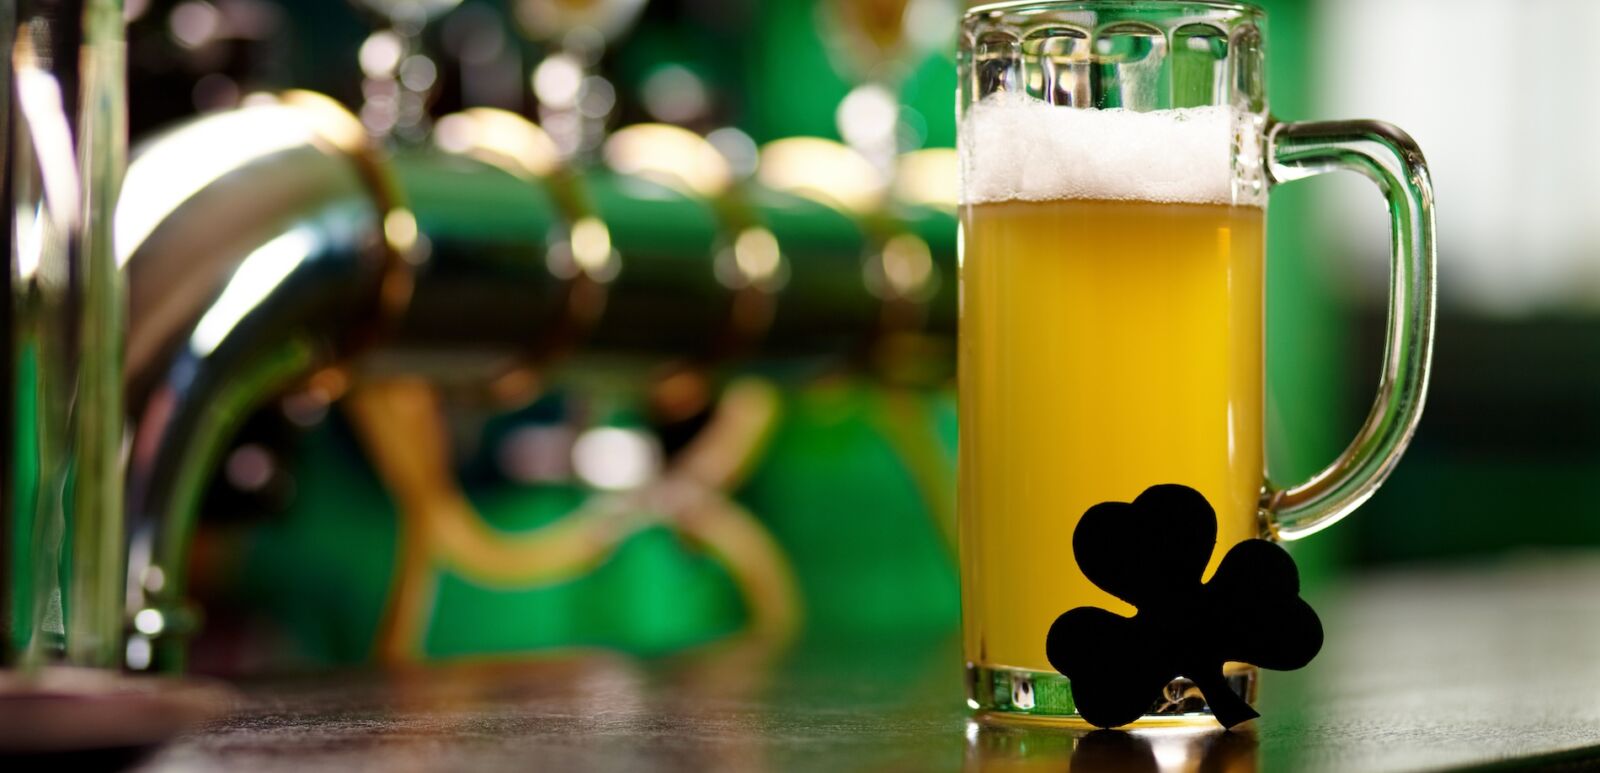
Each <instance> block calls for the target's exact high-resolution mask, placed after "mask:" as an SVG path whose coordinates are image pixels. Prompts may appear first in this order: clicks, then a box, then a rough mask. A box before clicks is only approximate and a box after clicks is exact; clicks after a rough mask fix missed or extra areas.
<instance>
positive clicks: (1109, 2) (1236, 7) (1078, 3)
mask: <svg viewBox="0 0 1600 773" xmlns="http://www.w3.org/2000/svg"><path fill="white" fill-rule="evenodd" d="M1130 6H1131V7H1141V8H1155V9H1159V8H1163V7H1169V8H1173V9H1177V8H1195V7H1199V8H1210V9H1213V10H1217V11H1232V12H1234V13H1237V14H1240V15H1245V16H1258V17H1259V16H1266V10H1265V9H1263V8H1262V7H1261V6H1259V5H1256V4H1255V3H1248V2H1238V1H1236V0H998V2H988V3H983V4H981V5H975V6H973V7H971V8H968V9H967V12H966V13H965V14H963V17H964V18H965V19H968V20H970V19H972V18H973V17H975V16H979V15H982V14H988V13H993V12H995V11H1029V10H1040V11H1047V10H1062V9H1090V8H1128V7H1130Z"/></svg>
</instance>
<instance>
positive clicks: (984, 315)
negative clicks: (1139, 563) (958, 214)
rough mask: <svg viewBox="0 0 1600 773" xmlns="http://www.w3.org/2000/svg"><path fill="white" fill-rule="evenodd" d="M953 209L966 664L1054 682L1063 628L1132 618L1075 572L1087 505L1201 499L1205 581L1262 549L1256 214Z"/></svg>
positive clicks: (1133, 205) (1159, 208) (1035, 206)
mask: <svg viewBox="0 0 1600 773" xmlns="http://www.w3.org/2000/svg"><path fill="white" fill-rule="evenodd" d="M963 212H964V214H963V222H962V227H963V240H964V241H963V250H964V252H963V258H962V261H963V265H962V274H961V282H962V287H961V304H962V311H961V331H960V334H961V338H960V341H961V343H960V390H961V391H960V394H961V407H960V411H961V415H960V419H961V441H960V442H961V450H960V453H961V463H960V468H961V475H960V528H961V551H962V555H961V569H962V578H961V580H962V615H963V627H964V644H965V652H966V659H967V661H968V663H969V667H977V668H980V669H1023V670H1027V671H1035V672H1046V673H1053V672H1054V670H1053V669H1052V668H1051V666H1050V663H1049V662H1048V661H1047V660H1046V658H1045V636H1046V633H1047V632H1048V631H1049V629H1050V624H1051V623H1052V622H1054V620H1055V619H1056V617H1057V616H1058V615H1060V614H1061V613H1063V612H1065V611H1067V610H1068V609H1071V608H1073V607H1077V606H1085V605H1092V606H1098V607H1102V608H1104V609H1107V610H1110V611H1112V612H1115V613H1118V614H1122V615H1132V614H1133V613H1134V610H1133V608H1132V607H1130V606H1129V605H1127V604H1125V603H1123V602H1122V601H1120V600H1118V599H1116V598H1114V597H1112V596H1111V595H1109V594H1107V593H1105V592H1104V591H1102V590H1100V589H1099V588H1096V587H1095V586H1094V585H1093V584H1091V583H1090V582H1089V581H1088V580H1087V579H1086V578H1085V577H1084V576H1083V575H1082V574H1081V573H1080V572H1079V570H1078V567H1077V564H1076V562H1075V561H1074V559H1073V554H1072V533H1073V529H1074V528H1075V527H1076V526H1077V522H1078V518H1079V516H1080V515H1082V514H1083V512H1084V511H1085V510H1087V509H1088V508H1089V507H1090V506H1092V505H1095V504H1097V503H1100V502H1105V501H1110V500H1118V501H1124V502H1127V501H1132V500H1133V499H1134V498H1135V497H1137V496H1138V495H1139V494H1140V492H1142V491H1144V489H1145V488H1146V487H1149V486H1151V485H1155V484H1159V483H1182V484H1185V485H1188V486H1191V487H1193V488H1195V489H1198V490H1199V491H1200V492H1201V493H1202V494H1204V495H1205V497H1206V498H1207V499H1208V500H1210V502H1211V503H1212V505H1213V506H1214V507H1215V508H1216V511H1217V521H1218V524H1217V525H1218V533H1217V547H1216V550H1215V552H1214V553H1213V555H1212V559H1211V564H1210V566H1209V567H1208V568H1207V570H1206V577H1207V578H1209V577H1210V575H1211V572H1213V571H1215V569H1216V566H1217V563H1218V562H1219V561H1220V560H1221V558H1222V556H1223V555H1224V554H1225V553H1226V552H1227V551H1228V549H1229V548H1230V547H1232V546H1233V545H1234V544H1236V543H1238V542H1240V541H1241V540H1245V539H1248V538H1251V537H1256V536H1259V534H1258V532H1259V527H1258V525H1257V523H1258V522H1257V507H1258V504H1259V502H1258V500H1259V498H1260V491H1261V485H1262V483H1261V481H1262V469H1263V461H1262V427H1261V423H1262V389H1263V376H1262V358H1263V355H1262V313H1263V292H1264V289H1263V285H1262V252H1263V246H1264V241H1263V232H1262V228H1263V220H1264V212H1263V211H1262V209H1260V208H1259V207H1254V206H1238V205H1230V204H1216V203H1185V202H1153V201H1138V200H1097V199H1055V200H1002V201H988V202H985V201H979V202H975V203H974V202H969V203H968V204H967V206H966V207H964V210H963Z"/></svg>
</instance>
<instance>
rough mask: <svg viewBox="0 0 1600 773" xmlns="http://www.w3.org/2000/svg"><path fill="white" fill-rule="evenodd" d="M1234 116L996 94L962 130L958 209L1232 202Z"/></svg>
mask: <svg viewBox="0 0 1600 773" xmlns="http://www.w3.org/2000/svg"><path fill="white" fill-rule="evenodd" d="M1232 134H1233V111H1232V110H1231V109H1230V108H1228V107H1224V106H1212V107H1190V108H1182V109H1177V110H1157V111H1153V112H1145V113H1141V112H1134V111H1131V110H1123V109H1108V110H1085V109H1076V108H1070V107H1057V106H1055V105H1051V104H1048V103H1045V102H1042V101H1039V100H1037V99H1034V98H1032V97H1028V96H1024V95H1020V94H1010V93H1004V92H1002V93H997V94H991V95H989V96H987V97H985V98H984V99H983V100H981V101H979V102H977V103H976V104H973V105H972V106H971V107H969V108H968V109H967V111H966V115H965V116H964V117H963V118H962V123H961V133H960V137H961V141H960V144H961V170H962V176H963V179H962V195H963V201H964V202H965V203H969V204H984V203H993V202H1001V201H1054V200H1059V199H1098V200H1102V201H1151V202H1158V203H1186V204H1231V203H1235V199H1234V193H1233V165H1232V159H1231V154H1232Z"/></svg>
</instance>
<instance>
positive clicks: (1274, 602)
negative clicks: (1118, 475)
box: [1045, 484, 1322, 727]
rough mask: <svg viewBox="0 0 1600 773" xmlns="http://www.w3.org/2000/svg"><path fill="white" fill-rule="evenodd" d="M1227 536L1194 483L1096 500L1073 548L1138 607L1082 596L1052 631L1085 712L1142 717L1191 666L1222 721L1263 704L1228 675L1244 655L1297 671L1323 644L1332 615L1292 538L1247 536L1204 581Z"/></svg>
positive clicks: (1051, 649)
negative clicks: (1291, 550)
mask: <svg viewBox="0 0 1600 773" xmlns="http://www.w3.org/2000/svg"><path fill="white" fill-rule="evenodd" d="M1216 544H1217V516H1216V512H1215V511H1214V510H1212V508H1211V504H1210V503H1209V502H1207V501H1206V498H1205V497H1204V496H1202V495H1201V494H1200V492H1198V491H1195V490H1194V489H1192V488H1189V487H1188V486H1181V485H1177V484H1168V485H1163V486H1151V487H1150V488H1147V489H1145V491H1144V493H1143V494H1140V495H1139V497H1138V498H1137V499H1135V500H1133V502H1132V503H1131V504H1130V503H1127V502H1102V503H1100V504H1098V505H1095V506H1094V507H1091V508H1089V510H1088V511H1087V512H1085V513H1084V514H1083V518H1082V519H1081V520H1079V521H1078V526H1077V528H1076V529H1075V530H1074V531H1073V533H1072V552H1073V554H1074V556H1076V558H1077V561H1078V567H1079V568H1080V569H1082V570H1083V574H1084V576H1085V577H1088V578H1089V581H1090V582H1093V583H1094V584H1095V585H1097V586H1099V587H1100V589H1101V590H1104V591H1106V592H1107V593H1110V594H1111V595H1113V596H1116V597H1117V598H1119V599H1122V600H1123V601H1126V602H1128V603H1129V604H1132V605H1133V606H1134V607H1136V608H1137V609H1138V613H1137V614H1135V615H1134V616H1133V617H1131V618H1127V617H1122V616H1120V615H1116V614H1113V613H1111V612H1108V611H1106V610H1104V609H1100V608H1098V607H1078V608H1076V609H1073V610H1070V611H1068V612H1067V613H1066V614H1063V615H1061V616H1060V617H1058V618H1056V621H1055V623H1054V624H1053V625H1051V626H1050V634H1049V636H1048V637H1047V638H1046V640H1045V654H1046V655H1047V656H1048V657H1049V659H1050V665H1052V666H1055V668H1056V670H1057V671H1060V672H1061V673H1062V674H1063V675H1065V676H1066V677H1067V678H1068V679H1069V680H1071V683H1072V699H1073V701H1074V703H1076V705H1077V711H1078V714H1079V716H1082V717H1083V718H1084V720H1085V721H1087V722H1089V723H1090V724H1093V725H1096V726H1098V727H1117V726H1120V725H1126V724H1128V723H1129V722H1132V721H1134V720H1135V719H1138V718H1139V717H1140V716H1141V715H1142V714H1144V713H1145V712H1147V711H1149V710H1150V708H1151V706H1153V705H1155V702H1156V700H1157V699H1158V698H1159V697H1160V696H1161V694H1162V688H1163V687H1165V686H1166V685H1167V683H1168V682H1171V681H1172V680H1174V679H1176V678H1178V677H1187V678H1189V679H1190V680H1192V681H1193V682H1194V683H1195V686H1197V687H1199V688H1200V692H1201V693H1202V694H1203V695H1205V698H1206V702H1207V703H1209V704H1210V705H1211V712H1212V714H1213V715H1214V716H1215V717H1216V718H1217V721H1218V722H1221V723H1222V726H1223V727H1233V726H1234V725H1237V724H1239V723H1241V722H1245V721H1248V720H1251V719H1254V718H1256V717H1258V716H1260V715H1259V714H1257V713H1256V711H1255V709H1252V708H1250V704H1249V703H1246V702H1245V700H1244V699H1243V698H1241V697H1239V695H1238V694H1237V693H1235V692H1234V691H1233V690H1232V689H1231V688H1230V687H1229V686H1228V683H1227V680H1226V679H1225V678H1224V677H1223V674H1222V667H1223V664H1224V663H1227V662H1229V661H1236V662H1240V663H1249V664H1252V665H1255V666H1259V667H1261V668H1270V669H1274V670H1278V671H1288V670H1293V669H1296V668H1300V667H1301V666H1304V665H1305V664H1307V663H1309V662H1311V659H1312V658H1314V657H1316V655H1317V651H1318V650H1320V649H1322V623H1321V622H1320V621H1319V620H1317V613H1316V612H1314V611H1312V609H1311V605H1309V604H1307V603H1306V602H1305V601H1304V600H1302V599H1301V598H1300V574H1299V572H1298V571H1296V570H1295V566H1294V559H1292V558H1290V557H1289V554H1288V553H1287V552H1285V551H1284V550H1283V548H1280V547H1278V546H1277V545H1275V544H1273V543H1271V542H1268V541H1266V540H1261V539H1252V540H1245V541H1244V542H1241V543H1239V544H1238V545H1235V546H1234V547H1233V549H1231V550H1229V551H1228V554H1227V555H1226V556H1223V558H1222V563H1221V564H1220V565H1219V566H1218V567H1217V571H1216V574H1215V575H1213V576H1212V578H1211V581H1210V582H1207V583H1203V584H1202V583H1201V582H1200V578H1201V575H1203V574H1204V572H1205V568H1206V563H1207V562H1209V561H1210V560H1211V552H1212V550H1213V549H1215V547H1216Z"/></svg>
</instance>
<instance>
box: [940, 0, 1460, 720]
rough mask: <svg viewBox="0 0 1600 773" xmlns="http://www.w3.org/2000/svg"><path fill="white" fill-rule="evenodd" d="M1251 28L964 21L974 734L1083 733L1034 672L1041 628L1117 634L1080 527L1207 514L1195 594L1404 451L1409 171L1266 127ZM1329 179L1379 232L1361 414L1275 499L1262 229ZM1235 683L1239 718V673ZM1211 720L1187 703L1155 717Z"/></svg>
mask: <svg viewBox="0 0 1600 773" xmlns="http://www.w3.org/2000/svg"><path fill="white" fill-rule="evenodd" d="M1263 21H1264V16H1263V13H1262V11H1261V10H1260V9H1258V8H1255V7H1252V6H1249V5H1246V4H1243V3H1234V2H1209V1H1205V0H1191V1H1189V2H1181V1H1170V2H1169V1H1167V0H1078V1H1072V2H1068V1H1057V2H1013V3H1001V4H994V5H985V6H981V7H977V8H974V9H972V10H971V11H969V12H968V13H967V14H966V17H965V19H964V21H963V24H962V37H961V44H960V99H959V104H960V119H959V120H960V127H959V145H960V156H961V174H962V178H961V193H962V204H961V228H962V242H961V246H962V254H961V262H962V265H961V295H960V298H961V300H960V304H961V322H960V326H961V327H960V377H959V380H960V398H961V407H960V420H961V438H960V493H959V499H960V504H959V509H960V536H961V572H962V576H961V586H962V587H961V596H962V625H963V634H964V638H963V644H964V650H965V655H966V660H967V671H968V696H969V703H970V704H971V705H972V706H973V707H974V708H977V709H981V710H987V711H993V712H1020V713H1026V714H1034V715H1047V716H1049V715H1055V716H1064V717H1069V718H1070V717H1072V716H1073V714H1074V712H1073V704H1072V698H1071V692H1070V689H1069V685H1068V683H1067V680H1066V678H1065V677H1063V676H1061V675H1060V674H1059V673H1057V672H1056V671H1055V670H1054V669H1052V668H1051V665H1050V663H1049V661H1048V660H1047V659H1046V656H1045V639H1046V634H1047V632H1048V631H1049V629H1050V626H1051V623H1052V622H1053V621H1054V620H1055V619H1056V617H1057V616H1058V615H1060V614H1061V613H1063V612H1065V611H1067V610H1069V609H1072V608H1074V607H1079V606H1097V607H1101V608H1103V609H1107V610H1110V611H1112V612H1115V613H1117V614H1120V615H1124V616H1131V615H1132V614H1134V609H1133V607H1131V606H1130V605H1128V604H1126V603H1124V602H1122V601H1120V600H1118V599H1116V598H1114V597H1113V596H1111V595H1110V594H1108V593H1106V592H1104V591H1103V590H1101V589H1099V588H1097V587H1095V586H1094V585H1093V584H1091V583H1090V582H1089V580H1088V579H1086V578H1085V577H1084V576H1083V574H1082V573H1081V572H1080V571H1079V570H1078V567H1077V565H1076V562H1075V561H1073V560H1072V558H1071V556H1072V535H1073V529H1074V528H1075V527H1076V525H1077V522H1078V518H1079V517H1080V516H1081V515H1082V514H1083V512H1084V511H1085V510H1087V509H1088V508H1090V507H1091V506H1093V505H1095V504H1098V503H1101V502H1107V501H1122V502H1130V501H1132V500H1133V499H1134V498H1135V497H1137V496H1138V495H1139V494H1140V493H1141V492H1142V491H1143V490H1144V489H1145V488H1147V487H1149V486H1152V485H1156V484H1164V483H1181V484H1184V485H1187V486H1189V487H1191V488H1194V489H1197V490H1198V491H1200V492H1201V493H1202V494H1204V495H1205V497H1206V499H1207V500H1208V501H1209V502H1210V503H1211V505H1212V506H1213V508H1214V509H1215V511H1216V516H1217V544H1216V548H1215V552H1214V553H1213V554H1212V557H1211V560H1210V564H1209V565H1208V567H1207V569H1206V573H1205V578H1206V579H1209V578H1210V576H1211V573H1212V572H1214V571H1215V570H1216V568H1217V564H1218V562H1219V561H1220V560H1221V558H1222V556H1223V555H1224V554H1226V553H1227V552H1228V550H1229V548H1231V547H1233V546H1234V545H1235V544H1237V543H1239V542H1240V541H1242V540H1246V539H1251V538H1255V537H1267V538H1275V539H1282V540H1292V539H1298V538H1300V537H1303V536H1306V535H1309V534H1312V533H1314V532H1316V531H1318V530H1320V529H1322V528H1325V527H1327V526H1328V525H1330V524H1332V523H1334V522H1335V521H1337V520H1339V519H1340V518H1342V517H1344V516H1345V515H1347V514H1349V513H1350V512H1351V511H1352V510H1354V509H1355V508H1356V507H1358V506H1359V505H1360V504H1361V503H1362V502H1363V501H1365V500H1366V499H1367V497H1369V496H1370V495H1371V494H1372V492H1373V491H1374V489H1376V488H1377V486H1378V485H1379V484H1380V483H1382V482H1383V479H1384V478H1385V477H1386V476H1387V475H1388V473H1389V472H1390V471H1391V470H1392V469H1393V468H1394V465H1395V463H1396V461H1397V460H1398V458H1399V456H1400V454H1401V452H1402V451H1403V449H1404V448H1405V446H1406V443H1407V442H1408V441H1409V439H1410V437H1411V434H1412V431H1413V429H1414V428H1415V427H1416V423H1417V419H1418V417H1419V416H1420V414H1421V411H1422V402H1423V395H1424V393H1425V391H1426V388H1427V381H1428V363H1429V355H1430V347H1431V338H1432V327H1433V316H1434V244H1433V241H1434V237H1433V202H1432V193H1431V189H1430V183H1429V179H1428V171H1427V168H1426V166H1424V163H1423V160H1422V154H1421V153H1420V152H1419V151H1418V150H1417V147H1416V145H1415V144H1414V143H1413V142H1412V141H1411V139H1410V138H1409V137H1407V136H1406V134H1405V133H1404V132H1402V131H1400V130H1399V129H1396V128H1395V127H1393V126H1390V125H1388V124H1383V123H1378V122H1373V121H1333V122H1314V123H1287V122H1280V121H1278V120H1276V119H1274V118H1273V117H1272V115H1271V114H1270V113H1269V112H1268V111H1267V100H1266V91H1265V88H1264V83H1263V77H1262V74H1263V71H1264V47H1263V40H1262V23H1263ZM1341 169H1342V170H1351V171H1355V172H1359V173H1361V174H1363V175H1365V176H1366V177H1368V178H1370V179H1371V180H1372V181H1373V182H1375V183H1377V185H1378V188H1379V190H1381V191H1382V192H1383V195H1384V197H1385V198H1386V200H1387V201H1388V206H1389V214H1390V220H1391V227H1392V236H1393V238H1392V244H1393V269H1392V276H1391V289H1390V293H1391V295H1390V306H1389V321H1388V337H1387V349H1386V351H1385V355H1384V363H1383V369H1382V375H1381V378H1380V381H1379V384H1378V396H1377V400H1376V403H1375V405H1374V406H1373V408H1372V412H1371V414H1370V415H1369V416H1368V417H1367V420H1366V423H1365V424H1364V425H1363V426H1362V428H1361V430H1360V433H1359V434H1358V435H1357V436H1356V439H1355V441H1354V442H1353V443H1352V444H1351V445H1350V446H1349V448H1348V449H1347V450H1345V452H1344V453H1343V454H1342V455H1341V456H1340V457H1339V458H1338V459H1337V460H1336V461H1335V462H1334V463H1333V464H1331V465H1330V466H1328V467H1327V468H1326V469H1324V470H1323V471H1322V472H1320V473H1318V474H1317V475H1316V476H1315V477H1313V478H1312V479H1311V480H1309V481H1306V482H1303V483H1300V484H1299V485H1295V486H1290V487H1277V486H1274V485H1272V484H1271V483H1266V482H1264V478H1265V467H1264V461H1263V450H1262V444H1263V430H1262V423H1263V422H1262V412H1263V411H1262V402H1263V400H1262V392H1263V380H1264V379H1263V361H1262V360H1263V352H1262V347H1263V345H1262V341H1263V331H1262V326H1263V324H1262V317H1263V307H1264V288H1263V265H1264V259H1263V258H1264V256H1263V252H1264V249H1265V241H1264V229H1263V225H1264V222H1265V206H1266V203H1267V197H1268V194H1269V193H1270V192H1271V189H1272V187H1273V186H1274V185H1276V184H1278V183H1280V182H1284V181H1288V180H1295V179H1299V178H1302V177H1307V176H1310V175H1314V174H1320V173H1322V172H1329V171H1334V170H1341ZM1183 635H1184V632H1183V631H1173V632H1172V637H1173V646H1174V647H1181V646H1183V645H1182V638H1181V637H1182V636H1183ZM1225 674H1226V676H1227V677H1228V679H1227V681H1228V683H1229V685H1230V687H1232V688H1233V689H1235V690H1236V691H1238V692H1239V693H1240V694H1241V695H1242V696H1243V697H1245V698H1246V699H1250V698H1251V697H1252V694H1253V688H1254V682H1255V672H1254V669H1253V668H1251V667H1249V666H1246V665H1243V664H1230V665H1229V666H1228V668H1227V669H1225ZM1207 711H1208V709H1207V708H1206V707H1204V706H1203V704H1202V703H1201V702H1200V701H1199V700H1198V699H1197V698H1196V692H1195V691H1194V690H1193V689H1192V684H1188V683H1186V681H1185V680H1183V679H1180V680H1178V681H1177V682H1174V683H1173V684H1171V685H1168V688H1167V698H1166V699H1165V700H1163V701H1159V702H1157V703H1156V704H1155V705H1153V706H1152V708H1151V712H1150V713H1151V714H1152V715H1160V714H1175V715H1195V714H1202V713H1204V712H1207ZM1141 721H1145V722H1160V721H1169V720H1163V719H1162V718H1160V717H1154V718H1152V717H1150V716H1147V717H1146V719H1145V720H1141Z"/></svg>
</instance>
